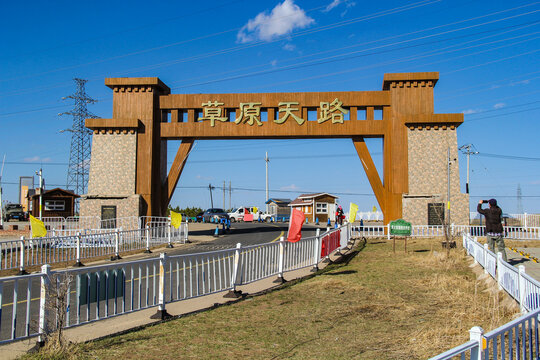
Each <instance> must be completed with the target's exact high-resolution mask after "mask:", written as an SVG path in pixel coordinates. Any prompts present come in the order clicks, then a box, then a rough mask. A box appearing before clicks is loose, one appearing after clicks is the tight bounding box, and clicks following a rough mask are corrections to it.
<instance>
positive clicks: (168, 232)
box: [167, 216, 182, 249]
mask: <svg viewBox="0 0 540 360" xmlns="http://www.w3.org/2000/svg"><path fill="white" fill-rule="evenodd" d="M171 227H172V223H171V217H170V216H169V226H168V227H167V229H168V231H167V240H168V242H169V244H167V247H168V248H169V249H170V248H172V247H173V245H172V242H171V235H172V234H171V231H172V229H171ZM179 228H180V229H182V223H180V227H179Z"/></svg>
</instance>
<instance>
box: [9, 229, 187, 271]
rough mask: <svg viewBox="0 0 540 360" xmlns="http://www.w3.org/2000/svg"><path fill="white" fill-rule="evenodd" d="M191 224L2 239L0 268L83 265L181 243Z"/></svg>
mask: <svg viewBox="0 0 540 360" xmlns="http://www.w3.org/2000/svg"><path fill="white" fill-rule="evenodd" d="M188 232H189V229H188V224H187V223H182V225H181V226H180V227H179V228H178V229H175V228H174V227H172V226H171V225H170V224H169V223H168V222H165V221H162V220H160V221H159V222H158V221H156V222H153V223H148V224H147V225H146V227H144V228H141V229H138V228H135V229H133V230H120V229H108V230H104V229H100V231H99V232H90V233H88V234H81V233H80V232H77V233H76V234H74V235H68V236H56V235H53V236H50V237H43V238H34V239H30V240H28V239H25V238H24V237H22V238H21V239H20V240H12V241H3V242H0V270H6V269H17V268H18V269H20V270H21V272H23V271H24V269H25V267H28V266H36V265H44V264H54V263H60V262H75V263H76V264H80V263H81V261H82V260H84V259H90V258H95V257H102V256H109V255H111V256H113V257H114V258H115V259H118V258H119V257H120V254H122V253H125V252H129V251H133V250H141V249H147V250H148V249H149V248H150V247H152V246H156V245H160V244H165V243H169V244H170V243H172V242H181V243H185V242H186V241H187V239H188Z"/></svg>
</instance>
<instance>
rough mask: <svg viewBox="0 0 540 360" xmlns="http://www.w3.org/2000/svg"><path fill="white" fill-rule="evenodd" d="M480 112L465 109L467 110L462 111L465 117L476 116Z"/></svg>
mask: <svg viewBox="0 0 540 360" xmlns="http://www.w3.org/2000/svg"><path fill="white" fill-rule="evenodd" d="M480 111H482V110H478V109H467V110H463V111H462V113H463V114H465V115H471V114H476V113H477V112H480Z"/></svg>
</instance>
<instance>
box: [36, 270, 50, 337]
mask: <svg viewBox="0 0 540 360" xmlns="http://www.w3.org/2000/svg"><path fill="white" fill-rule="evenodd" d="M41 273H42V275H41V287H40V294H39V324H38V334H39V336H38V344H39V345H40V346H42V345H44V344H45V336H46V333H47V331H48V323H47V321H48V317H49V316H48V315H49V311H48V309H47V298H48V295H49V292H48V289H49V283H50V277H49V276H50V274H51V266H50V265H43V266H42V267H41Z"/></svg>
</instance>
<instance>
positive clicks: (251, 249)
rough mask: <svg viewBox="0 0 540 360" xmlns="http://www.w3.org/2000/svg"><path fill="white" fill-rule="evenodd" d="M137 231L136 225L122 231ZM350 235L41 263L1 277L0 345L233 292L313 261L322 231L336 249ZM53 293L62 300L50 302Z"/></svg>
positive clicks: (318, 256) (344, 231)
mask: <svg viewBox="0 0 540 360" xmlns="http://www.w3.org/2000/svg"><path fill="white" fill-rule="evenodd" d="M136 231H140V230H131V231H129V232H127V233H130V232H136ZM145 231H148V230H146V229H145ZM148 233H149V231H148ZM112 234H113V235H114V234H118V232H116V233H112ZM336 234H337V235H336ZM350 234H351V232H350V229H349V228H348V227H347V225H344V226H343V227H341V228H339V229H333V230H330V231H328V232H325V233H323V234H320V233H318V234H317V236H314V237H309V238H304V239H301V240H300V241H298V242H296V243H291V242H287V241H284V239H283V238H281V240H280V241H279V242H272V243H268V244H260V245H253V246H245V247H243V246H242V245H241V244H237V246H236V248H232V249H226V250H219V251H212V252H205V253H197V254H187V255H176V256H167V255H166V254H165V253H162V254H160V257H159V258H152V259H144V260H136V261H130V262H123V263H121V262H115V263H110V264H107V265H100V266H89V267H81V268H70V269H66V270H60V271H52V270H51V268H50V265H48V264H47V265H43V266H42V268H41V273H37V274H32V275H24V276H11V277H5V278H0V344H2V343H8V342H12V341H15V340H19V339H25V338H29V337H35V336H39V337H40V341H41V340H43V336H44V334H45V333H46V332H47V331H48V330H51V329H54V326H56V325H55V324H57V320H58V319H59V318H64V319H65V322H64V324H65V325H64V327H65V328H70V327H73V326H78V325H81V324H85V323H89V322H95V321H99V320H102V319H106V318H111V317H115V316H118V315H121V314H126V313H130V312H134V311H138V310H142V309H147V308H152V307H157V310H158V312H157V315H159V314H161V315H163V314H166V304H168V303H171V302H176V301H181V300H185V299H191V298H196V297H200V296H205V295H208V294H213V293H217V292H223V291H227V290H228V291H230V292H231V293H232V294H235V293H238V289H237V288H238V286H241V285H245V284H249V283H251V282H254V281H257V280H261V279H264V278H268V277H271V276H278V277H281V278H283V273H284V272H285V271H290V270H296V269H301V268H304V267H310V266H317V264H318V263H319V262H320V260H321V259H323V258H324V256H322V254H321V243H322V239H323V237H325V236H333V237H334V238H336V236H338V238H339V239H340V241H339V242H338V243H337V247H336V249H334V250H335V251H339V250H340V249H342V248H343V247H345V246H347V244H348V242H349V240H350V238H349V237H350ZM95 236H98V235H95ZM59 298H63V299H64V303H63V304H64V305H63V306H60V307H59V306H56V307H55V304H57V301H58V299H59ZM6 322H7V324H6Z"/></svg>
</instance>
